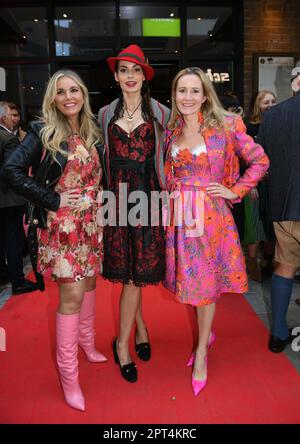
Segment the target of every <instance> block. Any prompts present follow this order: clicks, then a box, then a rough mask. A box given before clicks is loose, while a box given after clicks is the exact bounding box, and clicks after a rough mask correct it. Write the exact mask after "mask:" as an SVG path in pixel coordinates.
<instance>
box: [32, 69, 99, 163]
mask: <svg viewBox="0 0 300 444" xmlns="http://www.w3.org/2000/svg"><path fill="white" fill-rule="evenodd" d="M62 77H69V78H71V79H72V80H74V81H75V82H76V83H77V84H78V85H79V87H80V88H81V91H82V94H83V106H82V108H81V110H80V113H79V126H80V131H79V134H80V136H81V138H82V139H83V140H84V143H85V147H86V148H87V149H88V150H89V149H90V148H91V147H92V146H93V145H95V144H96V143H97V142H102V141H103V137H102V132H101V130H100V129H99V128H98V127H97V125H96V123H95V120H94V116H93V113H92V111H91V107H90V103H89V96H88V90H87V87H86V86H85V84H84V83H83V81H82V80H81V78H80V77H79V75H78V74H76V72H74V71H71V70H60V71H57V72H56V73H55V74H53V76H52V77H51V78H50V80H49V82H48V86H47V89H46V93H45V96H44V100H43V107H42V121H43V123H44V124H45V126H44V127H43V129H42V130H41V138H42V142H43V146H44V147H45V148H46V149H47V150H49V151H50V152H51V154H52V156H53V158H54V159H56V155H57V153H58V152H60V153H62V154H64V155H67V153H66V152H65V151H64V150H62V149H61V147H60V145H61V143H62V142H65V141H66V140H67V139H68V137H69V136H71V135H72V129H71V126H70V125H69V123H68V121H67V119H66V117H65V116H64V115H63V114H62V113H61V112H60V111H59V110H58V109H57V108H56V105H55V96H56V91H57V82H58V80H59V79H61V78H62Z"/></svg>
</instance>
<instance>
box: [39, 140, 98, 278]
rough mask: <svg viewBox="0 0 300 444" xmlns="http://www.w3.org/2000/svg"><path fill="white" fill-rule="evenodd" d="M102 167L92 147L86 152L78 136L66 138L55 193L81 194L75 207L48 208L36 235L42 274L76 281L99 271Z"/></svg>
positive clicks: (94, 274)
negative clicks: (65, 156)
mask: <svg viewBox="0 0 300 444" xmlns="http://www.w3.org/2000/svg"><path fill="white" fill-rule="evenodd" d="M101 176H102V169H101V166H100V161H99V156H98V153H97V150H96V148H95V147H93V148H92V149H91V151H90V152H88V151H87V149H86V148H85V147H84V144H83V142H82V140H81V138H80V137H79V136H73V137H70V138H69V140H68V162H67V164H66V167H65V170H64V173H63V175H62V176H61V178H60V180H59V182H58V183H57V185H56V187H55V191H57V192H58V193H61V192H64V191H67V190H73V191H77V192H80V193H81V194H82V202H81V204H80V206H78V207H76V208H75V207H61V208H59V209H58V211H56V212H54V211H49V212H48V217H47V229H45V230H41V232H40V235H39V252H38V269H39V271H40V273H42V274H43V275H44V276H45V277H48V278H52V279H54V280H56V279H59V280H62V281H65V282H74V281H79V280H81V279H83V278H85V277H93V276H96V275H98V274H100V272H101V260H102V229H101V227H99V226H98V225H97V223H96V214H97V209H98V204H97V197H98V192H99V191H101V189H102V188H101V187H100V180H101Z"/></svg>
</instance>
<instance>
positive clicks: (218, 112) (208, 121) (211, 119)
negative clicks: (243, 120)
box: [168, 67, 233, 129]
mask: <svg viewBox="0 0 300 444" xmlns="http://www.w3.org/2000/svg"><path fill="white" fill-rule="evenodd" d="M187 74H195V75H196V76H197V77H199V79H200V81H201V83H202V86H203V94H204V96H205V97H206V100H205V102H204V103H203V104H202V106H201V112H202V114H203V117H204V127H206V128H217V129H222V128H225V125H226V122H225V117H226V116H232V115H233V114H232V113H229V112H228V111H225V110H224V108H223V107H222V105H221V103H220V101H219V99H218V96H217V94H216V91H215V88H214V86H213V84H212V82H211V81H210V80H209V78H208V77H207V75H206V74H205V72H204V71H202V69H200V68H198V67H192V68H185V69H182V70H181V71H179V73H178V74H176V76H175V77H174V79H173V81H172V89H171V95H172V110H171V117H170V120H169V123H168V128H169V129H174V128H175V126H176V120H177V118H178V116H181V113H180V111H179V110H178V108H177V106H176V100H175V96H176V88H177V84H178V80H179V79H180V78H181V77H183V76H185V75H187Z"/></svg>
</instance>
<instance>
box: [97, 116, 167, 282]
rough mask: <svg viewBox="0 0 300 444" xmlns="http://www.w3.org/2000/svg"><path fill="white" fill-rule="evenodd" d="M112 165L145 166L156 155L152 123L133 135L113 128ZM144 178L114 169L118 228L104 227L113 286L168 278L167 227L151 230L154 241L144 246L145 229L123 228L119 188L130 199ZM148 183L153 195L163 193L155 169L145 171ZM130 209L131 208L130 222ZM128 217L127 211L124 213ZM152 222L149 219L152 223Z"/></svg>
mask: <svg viewBox="0 0 300 444" xmlns="http://www.w3.org/2000/svg"><path fill="white" fill-rule="evenodd" d="M108 135H109V148H110V149H109V152H110V159H109V160H110V163H112V162H113V161H114V160H115V159H116V158H119V159H120V158H123V159H124V160H129V161H135V162H139V163H142V162H145V161H149V160H150V159H151V158H153V156H154V153H155V132H154V125H153V122H152V121H149V122H144V123H142V124H141V125H139V126H138V127H136V128H135V129H134V130H133V131H132V132H131V133H130V134H128V133H127V132H126V131H125V130H124V129H123V128H121V127H120V126H119V125H117V124H116V123H113V124H111V125H109V127H108ZM140 178H141V174H140V173H138V172H137V171H136V170H134V168H130V167H128V168H126V169H122V168H118V167H115V168H113V169H112V168H111V184H110V190H111V191H113V192H114V195H115V197H116V203H117V205H116V213H117V214H116V220H117V226H110V225H108V226H105V227H104V237H103V241H104V264H103V277H104V278H106V279H109V280H110V281H112V282H121V283H123V284H129V283H133V284H134V285H135V286H137V287H143V286H146V285H148V284H152V285H154V284H158V283H159V282H161V281H162V280H163V278H164V275H165V235H164V229H163V226H162V225H160V226H152V227H151V226H150V227H149V231H150V232H151V241H150V242H149V243H148V244H147V245H145V244H144V227H142V226H130V224H127V226H120V225H121V224H119V223H118V221H119V219H120V213H121V212H122V211H119V201H120V195H119V184H120V183H125V184H126V187H127V191H128V196H129V194H130V193H131V192H133V191H136V190H138V189H139V182H140ZM145 180H146V181H147V182H148V187H149V189H150V190H151V191H155V190H157V191H159V190H160V187H159V183H158V178H157V174H156V172H155V169H154V166H153V168H151V169H149V170H147V169H146V170H145ZM129 209H130V205H129V204H128V205H127V213H126V219H128V211H129ZM124 213H125V210H124ZM149 221H151V215H149V220H148V223H150V222H149Z"/></svg>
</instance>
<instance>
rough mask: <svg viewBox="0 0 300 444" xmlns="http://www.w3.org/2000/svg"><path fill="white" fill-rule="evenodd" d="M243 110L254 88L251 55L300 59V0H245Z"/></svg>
mask: <svg viewBox="0 0 300 444" xmlns="http://www.w3.org/2000/svg"><path fill="white" fill-rule="evenodd" d="M244 27H245V28H244V39H245V40H244V107H245V108H247V106H248V104H249V100H250V98H251V95H252V94H253V92H254V85H253V54H254V53H260V52H261V53H264V52H270V53H271V54H276V53H295V54H296V55H297V59H298V58H300V0H244Z"/></svg>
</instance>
